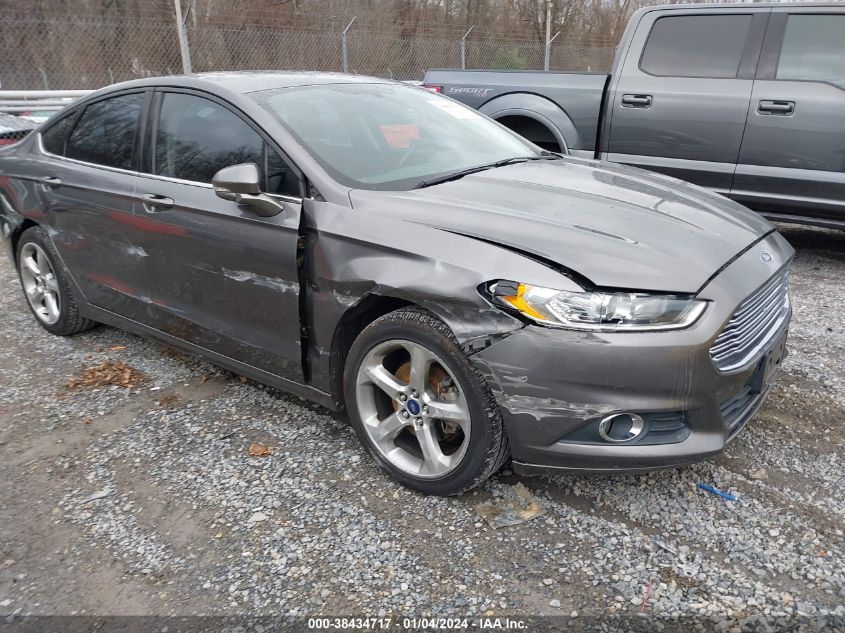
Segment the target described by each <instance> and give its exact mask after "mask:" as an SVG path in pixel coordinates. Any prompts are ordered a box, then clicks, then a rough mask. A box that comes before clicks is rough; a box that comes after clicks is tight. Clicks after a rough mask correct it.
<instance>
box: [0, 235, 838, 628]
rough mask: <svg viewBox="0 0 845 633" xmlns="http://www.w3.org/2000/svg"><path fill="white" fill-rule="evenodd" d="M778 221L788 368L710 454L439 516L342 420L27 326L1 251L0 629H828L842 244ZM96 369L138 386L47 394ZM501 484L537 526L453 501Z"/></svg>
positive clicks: (832, 599) (208, 371) (105, 339)
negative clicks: (74, 621)
mask: <svg viewBox="0 0 845 633" xmlns="http://www.w3.org/2000/svg"><path fill="white" fill-rule="evenodd" d="M781 228H782V230H783V233H784V235H785V236H786V237H787V238H788V239H789V240H790V241H791V242H792V244H793V245H794V246H795V247H796V249H797V250H798V256H797V262H796V265H795V270H794V276H793V291H792V298H793V304H794V311H795V317H794V321H793V326H792V330H791V337H790V341H791V344H790V353H791V355H790V357H789V358H788V360H787V362H786V363H785V368H784V369H785V370H784V372H783V373H782V374H781V377H780V379H779V382H778V385H777V386H776V388H775V390H774V391H773V394H772V396H771V398H770V399H769V401H768V402H767V404H766V405H765V407H764V408H763V409H762V410H761V412H760V413H758V415H757V416H756V418H755V419H754V420H753V421H752V422H751V423H750V425H749V426H748V428H747V429H746V431H745V432H744V433H742V434H741V435H740V437H739V438H738V439H737V440H736V441H735V442H734V443H733V444H732V445H731V446H730V447H729V449H728V450H727V452H726V453H725V454H724V455H722V456H720V457H719V458H718V459H716V460H714V461H711V462H708V463H704V464H699V465H696V466H693V467H688V468H684V469H680V470H671V471H664V472H659V473H653V474H647V475H640V476H599V477H590V476H567V477H554V478H552V477H548V478H546V477H544V478H519V477H516V476H515V475H512V474H511V473H509V472H508V471H504V472H503V473H501V474H500V475H498V476H497V477H496V478H494V479H493V480H491V481H490V482H488V483H487V484H486V485H485V486H484V487H483V488H481V489H479V490H477V491H475V492H472V493H468V494H466V495H464V496H462V497H459V498H454V499H440V498H427V497H423V496H420V495H417V494H415V493H412V492H410V491H407V490H405V489H403V488H401V487H400V486H399V485H397V484H395V483H393V482H392V481H391V480H389V479H387V478H386V477H385V476H383V475H381V474H380V473H379V472H378V471H377V470H376V468H375V467H374V466H373V464H372V463H371V462H370V460H369V459H368V458H367V457H366V456H365V454H364V452H363V450H362V449H361V448H360V447H359V444H358V442H357V440H356V439H355V437H354V435H353V433H352V431H351V430H350V429H349V428H348V427H347V425H346V423H345V422H344V421H343V419H341V418H339V417H336V416H333V415H331V414H329V413H327V412H326V411H325V410H323V409H321V408H319V407H317V406H315V405H311V404H309V403H306V402H304V401H301V400H299V399H298V398H295V397H291V396H288V395H285V394H283V393H280V392H277V391H275V390H272V389H269V388H266V387H263V386H260V385H257V384H255V383H252V382H242V381H241V380H240V379H239V378H238V377H237V376H233V375H232V374H230V373H228V372H225V371H223V370H220V369H217V368H215V367H213V366H211V365H209V364H207V363H205V362H203V361H199V360H196V359H194V358H191V357H188V356H185V355H182V354H181V353H179V352H175V351H173V350H171V349H169V348H165V347H163V346H160V345H158V344H157V343H154V342H150V341H146V340H143V339H140V338H138V337H135V336H133V335H129V334H125V333H123V332H120V331H117V330H114V329H111V328H106V327H100V328H98V329H95V330H93V331H91V332H88V333H85V334H82V335H80V336H77V337H74V338H69V339H63V338H57V337H53V336H51V335H49V334H47V333H46V332H44V331H43V330H41V328H40V327H38V326H37V325H36V323H35V321H34V320H33V318H32V317H31V315H30V313H29V311H28V310H27V308H26V305H25V303H24V299H23V297H22V295H21V293H20V290H19V288H18V283H17V278H16V275H15V273H14V271H13V269H12V267H11V266H10V265H9V263H8V261H6V260H5V259H4V260H3V261H2V263H0V315H2V322H0V477H2V480H3V481H5V482H6V483H5V484H4V485H3V486H2V488H0V550H1V551H0V570H2V571H0V614H2V615H3V616H11V615H13V614H18V615H19V616H24V615H27V614H39V615H49V614H57V615H67V614H96V615H137V614H161V615H189V614H221V615H227V614H244V613H249V614H268V615H270V614H287V615H315V614H340V615H343V614H347V615H350V614H357V615H367V616H377V615H393V616H406V615H416V616H421V615H442V616H458V615H462V616H463V615H479V614H485V613H490V614H496V615H511V616H528V615H538V614H545V615H546V616H554V617H555V618H558V619H556V620H553V621H554V622H558V623H559V624H560V625H561V626H562V627H563V628H568V629H570V630H575V629H579V628H581V627H588V626H591V625H592V624H595V622H596V620H597V619H598V618H600V619H603V620H605V624H606V627H607V628H605V629H604V630H617V629H618V630H628V629H637V630H640V628H642V630H654V629H655V628H658V627H660V626H664V625H665V626H666V628H667V630H675V629H676V628H678V629H681V628H682V629H683V630H696V629H698V630H707V631H710V630H717V631H718V630H725V631H740V630H742V631H747V630H771V631H786V630H790V631H792V630H834V629H835V628H837V627H840V626H843V623H845V606H843V605H845V563H844V562H843V561H845V558H844V557H843V553H845V536H843V526H845V520H843V518H844V517H845V451H843V442H845V326H843V322H844V321H843V317H842V315H843V314H845V286H843V283H845V232H832V231H823V230H816V229H809V228H787V227H781ZM104 361H116V362H123V363H126V364H127V365H129V366H131V367H132V368H134V369H137V370H139V371H141V372H143V374H144V375H145V377H146V378H145V380H144V381H143V382H141V383H140V384H139V385H138V386H137V387H135V388H130V389H126V388H123V387H117V386H111V387H104V388H90V387H84V386H77V387H75V388H69V387H68V386H67V384H68V381H69V380H70V379H71V378H73V377H76V376H80V375H81V373H82V372H83V370H84V369H85V368H87V367H91V366H93V365H96V364H98V363H102V362H104ZM253 442H256V443H259V444H261V445H264V446H268V447H271V448H272V455H270V456H266V457H254V456H250V454H249V446H250V444H251V443H253ZM519 482H522V483H523V484H524V485H525V486H526V487H527V488H528V489H529V490H530V491H531V492H532V493H533V495H535V496H536V497H537V499H538V500H539V501H540V503H541V504H542V506H543V508H544V513H543V514H542V515H541V516H539V517H538V518H535V519H533V520H530V521H528V522H525V523H522V524H520V525H516V526H512V527H505V528H501V529H497V530H494V529H492V528H491V527H489V526H488V525H487V523H486V522H484V521H483V520H482V519H481V517H480V516H479V515H478V513H477V512H476V510H475V506H476V505H478V504H479V503H481V502H484V501H493V502H496V503H500V502H501V501H503V500H504V499H506V498H508V497H511V496H513V495H515V494H516V493H515V485H516V484H517V483H519ZM699 482H705V483H708V484H711V485H714V486H717V487H719V488H721V489H722V490H728V491H731V492H733V493H735V494H737V495H738V496H739V500H738V501H735V502H730V501H725V500H722V499H720V498H718V497H716V496H713V495H710V494H707V493H705V492H702V491H700V490H698V489H697V488H696V484H697V483H699ZM4 561H5V562H4ZM6 621H7V622H8V621H9V617H7V619H6ZM0 623H2V620H0ZM795 624H799V626H798V627H797V628H789V627H790V626H793V625H795ZM614 627H617V629H614ZM673 627H674V628H673ZM732 627H734V628H732ZM736 627H740V628H736ZM825 627H827V628H825ZM0 628H2V626H0ZM591 630H592V629H591ZM840 630H841V629H840Z"/></svg>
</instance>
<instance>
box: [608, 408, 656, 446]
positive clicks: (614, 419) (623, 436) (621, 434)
mask: <svg viewBox="0 0 845 633" xmlns="http://www.w3.org/2000/svg"><path fill="white" fill-rule="evenodd" d="M644 429H645V423H644V422H643V419H642V418H641V417H640V416H638V415H637V414H636V413H614V414H613V415H609V416H607V417H606V418H604V419H603V420H602V421H601V422H599V435H600V436H601V438H602V439H603V440H604V441H606V442H630V441H631V440H635V439H637V438H638V437H639V436H640V434H641V433H642V432H643V430H644Z"/></svg>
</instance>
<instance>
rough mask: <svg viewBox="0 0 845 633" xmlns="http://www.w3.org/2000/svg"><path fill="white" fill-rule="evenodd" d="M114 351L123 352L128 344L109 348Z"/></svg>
mask: <svg viewBox="0 0 845 633" xmlns="http://www.w3.org/2000/svg"><path fill="white" fill-rule="evenodd" d="M109 349H110V350H111V351H113V352H121V351H123V350H125V349H126V345H115V346H113V347H110V348H109Z"/></svg>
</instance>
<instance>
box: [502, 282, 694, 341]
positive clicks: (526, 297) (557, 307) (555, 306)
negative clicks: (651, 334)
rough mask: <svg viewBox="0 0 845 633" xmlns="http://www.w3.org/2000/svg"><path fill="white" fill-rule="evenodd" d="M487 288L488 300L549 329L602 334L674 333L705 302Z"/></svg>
mask: <svg viewBox="0 0 845 633" xmlns="http://www.w3.org/2000/svg"><path fill="white" fill-rule="evenodd" d="M487 290H488V292H489V296H490V297H492V299H493V302H494V303H495V304H496V305H498V306H500V307H502V308H506V309H510V310H516V311H518V312H520V313H521V314H523V315H524V316H526V317H528V318H529V319H532V320H533V321H537V322H538V323H542V324H544V325H549V326H552V327H563V328H570V329H573V330H594V331H596V330H597V331H601V332H642V331H651V330H677V329H680V328H684V327H687V326H688V325H691V324H692V323H694V322H695V321H696V319H698V317H700V316H701V313H702V312H704V308H705V307H706V305H707V302H706V301H701V300H699V299H695V298H693V297H691V296H688V295H670V294H650V293H644V292H569V291H567V290H552V289H550V288H540V287H538V286H530V285H528V284H521V283H516V282H513V281H496V282H493V283H491V284H489V285H488V287H487Z"/></svg>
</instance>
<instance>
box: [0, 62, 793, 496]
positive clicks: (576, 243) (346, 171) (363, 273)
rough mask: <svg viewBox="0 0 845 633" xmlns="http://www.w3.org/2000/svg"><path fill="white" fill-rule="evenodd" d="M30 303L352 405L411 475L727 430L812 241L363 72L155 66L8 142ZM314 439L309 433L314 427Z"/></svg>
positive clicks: (439, 487)
mask: <svg viewBox="0 0 845 633" xmlns="http://www.w3.org/2000/svg"><path fill="white" fill-rule="evenodd" d="M0 232H2V237H3V238H4V242H5V244H6V246H7V247H8V253H9V256H10V257H11V258H12V261H13V262H14V263H15V265H16V266H17V268H18V270H19V272H20V280H21V284H22V286H23V291H24V294H25V296H26V299H27V301H28V302H29V306H30V308H31V309H32V312H33V314H34V315H35V318H36V319H37V320H38V322H39V323H40V324H41V325H42V326H43V327H44V328H45V329H46V330H47V331H49V332H52V333H53V334H57V335H71V334H75V333H77V332H81V331H83V330H86V329H88V328H90V327H92V326H94V325H95V324H96V323H106V324H110V325H113V326H116V327H120V328H124V329H126V330H131V331H133V332H137V333H139V334H142V335H145V336H151V337H155V338H157V339H159V340H162V341H164V342H165V343H168V344H170V345H173V346H176V347H179V348H182V349H185V350H188V351H190V352H193V353H196V354H199V355H202V356H204V357H206V358H208V359H210V360H211V361H212V362H214V363H217V364H218V365H220V366H223V367H226V368H228V369H231V370H232V371H235V372H238V373H239V374H242V375H246V376H249V377H251V378H254V379H255V380H257V381H261V382H263V383H266V384H269V385H273V386H275V387H279V388H281V389H285V390H287V391H290V392H293V393H296V394H299V395H301V396H304V397H307V398H310V399H312V400H314V401H316V402H319V403H320V404H322V405H324V406H326V407H329V408H330V409H334V410H342V409H345V410H346V411H347V412H348V416H349V419H350V421H351V423H352V425H353V426H354V428H355V430H356V432H357V433H358V435H359V437H360V439H361V441H362V443H363V444H364V446H365V447H366V449H367V450H368V451H369V453H370V454H371V455H372V457H373V459H374V460H375V461H376V462H377V463H378V464H379V466H380V467H381V468H383V469H384V470H385V471H386V472H388V473H389V474H390V475H392V476H393V477H395V478H396V479H397V480H399V481H400V482H402V483H403V484H405V485H407V486H409V487H411V488H414V489H417V490H420V491H423V492H427V493H433V494H441V495H447V494H456V493H459V492H462V491H464V490H467V489H469V488H471V487H473V486H475V485H477V484H478V483H480V482H482V481H483V480H484V479H485V478H487V477H488V476H490V475H491V474H493V473H495V472H496V471H497V469H499V468H500V467H501V466H502V465H503V464H504V463H505V462H506V461H508V460H509V459H511V460H512V462H513V468H514V469H515V470H516V471H517V472H522V473H532V472H548V471H556V470H559V471H573V470H574V471H637V470H645V469H654V468H661V467H668V466H676V465H680V464H686V463H690V462H694V461H697V460H701V459H704V458H707V457H708V456H711V455H714V454H715V453H718V452H719V451H720V450H722V448H723V447H724V446H725V444H726V443H727V442H729V441H730V440H731V439H732V438H733V437H734V436H735V435H736V434H737V433H738V432H739V431H740V430H741V429H742V428H743V426H744V425H745V424H746V422H748V420H749V419H750V418H751V417H752V415H753V414H754V412H755V411H756V409H757V408H758V407H759V406H760V404H761V403H762V401H763V399H764V398H765V397H766V394H767V393H768V391H769V389H770V388H771V386H772V382H773V380H774V377H775V375H776V373H777V370H778V367H779V364H780V362H781V359H782V358H783V356H784V354H785V341H786V335H787V328H788V324H789V319H790V315H791V311H790V305H789V298H788V275H789V265H790V261H791V259H792V256H793V251H792V249H791V248H790V246H789V245H788V244H787V243H786V241H785V240H784V239H783V238H782V237H781V236H780V235H779V234H778V233H777V232H776V231H775V230H774V228H773V227H772V226H771V225H770V224H769V223H768V222H767V221H766V220H764V219H762V218H761V217H759V216H757V215H755V214H754V213H752V212H750V211H748V210H746V209H745V208H743V207H742V206H740V205H738V204H736V203H734V202H731V201H729V200H727V199H725V198H722V197H720V196H718V195H715V194H711V193H708V192H706V191H704V190H702V189H699V188H697V187H693V186H691V185H687V184H684V183H682V182H680V181H678V180H675V179H672V178H668V177H665V176H660V175H655V174H649V173H646V172H643V171H640V170H637V169H633V168H629V167H622V166H618V165H610V164H605V163H599V162H595V161H590V160H582V159H576V158H571V157H566V156H560V155H558V154H554V153H550V152H547V151H544V150H542V149H540V148H538V147H536V146H535V145H532V144H530V143H528V142H527V141H525V140H523V139H522V138H520V137H518V136H516V135H515V134H514V133H512V132H510V131H509V130H507V129H505V128H504V127H502V126H500V125H499V124H497V123H495V122H493V121H491V120H489V119H487V118H486V117H484V116H482V115H480V114H478V113H476V112H475V111H473V110H471V109H469V108H466V107H464V106H463V105H461V104H459V103H456V102H455V101H452V100H450V99H448V98H446V97H443V96H439V95H434V94H430V93H428V92H426V91H424V90H422V89H419V88H415V87H411V86H405V85H401V84H396V83H392V82H387V81H381V80H378V79H372V78H366V77H349V76H345V75H331V74H297V73H226V74H207V75H197V76H191V77H166V78H159V79H145V80H140V81H133V82H128V83H123V84H119V85H116V86H111V87H109V88H105V89H103V90H100V91H98V92H96V93H94V94H92V95H90V96H88V97H86V98H85V99H83V100H81V101H79V102H76V103H74V104H73V105H72V106H71V107H69V108H68V109H67V110H65V111H63V112H61V113H60V114H59V115H57V116H56V117H55V118H53V119H51V120H50V121H48V122H47V123H46V124H45V125H43V126H42V127H41V128H40V129H39V130H38V131H37V132H35V133H32V134H30V135H29V136H27V137H26V138H25V139H24V140H23V141H22V142H20V143H19V144H17V145H14V146H11V147H9V148H6V149H0ZM292 448H293V447H292Z"/></svg>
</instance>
